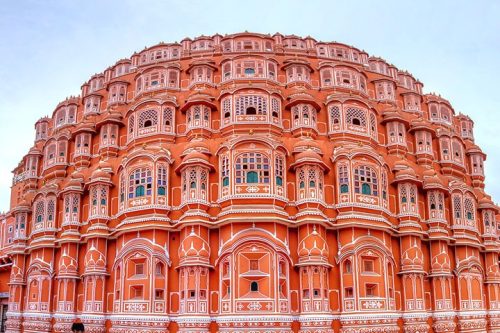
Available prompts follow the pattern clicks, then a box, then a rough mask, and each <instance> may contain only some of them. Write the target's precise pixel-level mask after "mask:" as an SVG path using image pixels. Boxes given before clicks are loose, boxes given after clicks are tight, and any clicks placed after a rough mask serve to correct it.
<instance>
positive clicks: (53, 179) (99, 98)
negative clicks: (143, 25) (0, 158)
mask: <svg viewBox="0 0 500 333" xmlns="http://www.w3.org/2000/svg"><path fill="white" fill-rule="evenodd" d="M422 86H423V85H422V83H420V82H419V81H418V80H416V79H415V78H414V77H413V76H412V75H411V74H410V73H408V72H404V71H401V70H398V69H397V68H396V67H395V66H393V65H390V64H388V63H387V62H386V61H385V60H383V59H381V58H375V57H370V56H369V55H368V54H367V53H365V52H364V51H361V50H358V49H356V48H354V47H351V46H348V45H344V44H340V43H333V42H332V43H323V42H318V41H316V40H314V39H313V38H311V37H307V38H300V37H297V36H284V35H281V34H275V35H272V36H271V35H261V34H253V33H239V34H234V35H226V36H221V35H214V36H210V37H207V36H201V37H198V38H195V39H194V40H191V39H185V40H183V41H182V42H181V43H171V44H167V43H160V44H159V45H156V46H153V47H150V48H147V49H144V50H143V51H141V52H138V53H134V54H133V55H132V56H131V57H130V59H123V60H120V61H118V62H117V63H116V64H115V65H113V66H111V67H109V68H107V69H106V70H104V72H103V73H99V74H96V75H94V76H92V77H91V78H90V80H89V81H88V82H86V83H84V84H83V86H82V92H81V96H78V97H69V98H67V99H66V100H64V101H63V102H61V103H60V104H59V105H57V107H56V108H55V110H54V112H53V114H52V116H51V117H45V118H41V119H40V120H39V121H38V122H37V123H36V124H35V130H36V135H35V142H34V145H33V147H32V148H31V149H30V150H29V152H28V153H27V154H26V155H25V156H24V157H23V159H22V161H21V162H20V163H19V165H18V166H17V167H16V169H15V170H14V180H13V186H12V197H11V210H10V211H9V212H8V213H7V214H5V215H4V216H3V217H2V224H1V228H0V229H1V237H0V238H1V244H0V245H1V250H0V263H1V264H0V281H1V285H0V292H3V294H2V295H4V296H5V295H8V300H7V299H4V304H5V305H7V304H8V311H7V313H6V314H5V310H4V316H5V319H6V323H5V326H6V329H7V331H8V332H68V331H69V326H70V324H71V323H72V322H73V321H75V320H78V321H82V322H83V323H84V324H85V325H86V328H87V330H88V331H89V332H96V333H100V332H112V333H125V332H148V333H150V332H151V333H154V332H167V331H168V332H311V333H312V332H315V333H323V332H343V333H368V332H370V333H378V332H380V333H382V332H421V333H422V332H500V272H499V266H498V261H499V257H498V250H499V235H500V232H499V231H498V230H497V224H498V221H497V212H498V207H497V206H496V205H495V204H494V203H493V202H492V200H491V199H490V197H489V196H488V195H487V194H485V193H484V171H483V163H484V160H485V158H486V156H485V154H484V153H483V152H482V151H481V149H480V148H479V147H478V146H476V145H475V144H474V138H473V122H472V120H471V119H470V118H469V117H467V116H465V115H462V114H457V113H456V112H455V111H454V109H453V107H452V105H451V104H450V103H449V102H448V101H447V100H445V99H444V98H442V97H440V96H439V95H435V94H423V92H422Z"/></svg>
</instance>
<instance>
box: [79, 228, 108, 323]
mask: <svg viewBox="0 0 500 333" xmlns="http://www.w3.org/2000/svg"><path fill="white" fill-rule="evenodd" d="M106 245H107V240H106V238H101V237H92V238H90V239H89V240H88V243H87V252H86V255H85V272H84V276H83V291H84V295H83V296H84V298H83V313H82V315H81V320H82V322H83V323H84V324H85V330H86V331H88V332H91V333H104V332H106V327H105V322H106V319H105V316H104V306H105V282H106V276H107V275H108V273H107V271H106V251H107V248H106Z"/></svg>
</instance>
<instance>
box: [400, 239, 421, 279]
mask: <svg viewBox="0 0 500 333" xmlns="http://www.w3.org/2000/svg"><path fill="white" fill-rule="evenodd" d="M423 265H424V254H423V252H422V250H421V249H420V247H419V243H417V242H415V243H414V244H412V246H411V247H409V248H408V249H406V250H405V251H404V252H403V254H402V256H401V266H402V267H401V269H402V270H403V271H412V272H415V271H423Z"/></svg>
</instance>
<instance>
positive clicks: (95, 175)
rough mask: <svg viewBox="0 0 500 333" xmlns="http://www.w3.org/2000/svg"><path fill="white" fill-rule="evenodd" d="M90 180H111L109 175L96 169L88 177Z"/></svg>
mask: <svg viewBox="0 0 500 333" xmlns="http://www.w3.org/2000/svg"><path fill="white" fill-rule="evenodd" d="M90 178H91V179H92V180H96V179H102V180H111V175H110V174H109V173H107V172H106V171H104V170H103V169H101V168H100V167H98V168H97V169H95V170H94V171H93V172H92V175H91V177H90Z"/></svg>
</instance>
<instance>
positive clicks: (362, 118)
mask: <svg viewBox="0 0 500 333" xmlns="http://www.w3.org/2000/svg"><path fill="white" fill-rule="evenodd" d="M345 117H346V123H347V124H348V125H349V124H350V125H353V126H361V127H366V111H365V110H362V109H358V108H348V109H347V112H346V115H345Z"/></svg>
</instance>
